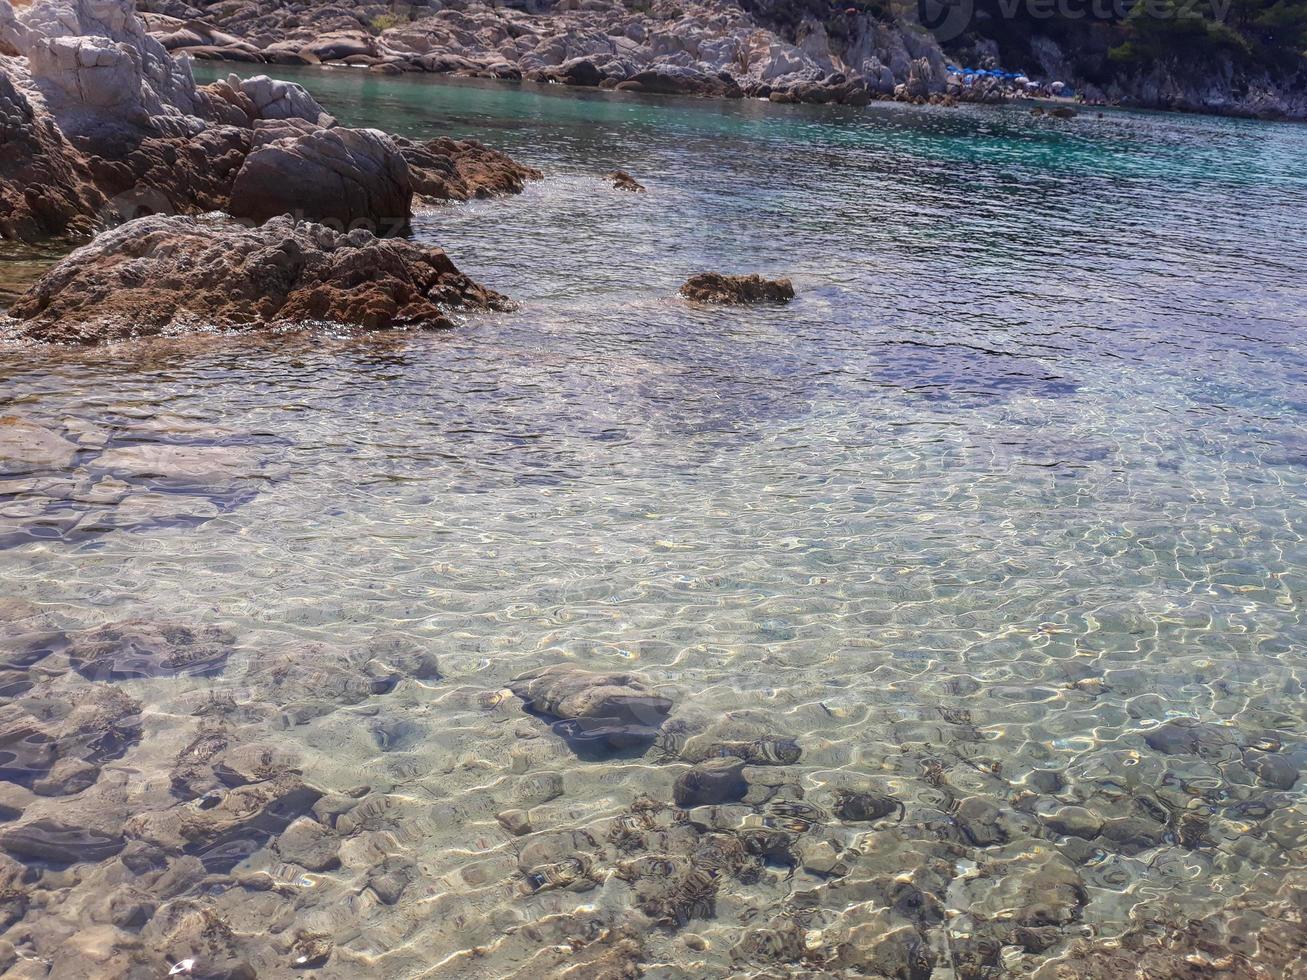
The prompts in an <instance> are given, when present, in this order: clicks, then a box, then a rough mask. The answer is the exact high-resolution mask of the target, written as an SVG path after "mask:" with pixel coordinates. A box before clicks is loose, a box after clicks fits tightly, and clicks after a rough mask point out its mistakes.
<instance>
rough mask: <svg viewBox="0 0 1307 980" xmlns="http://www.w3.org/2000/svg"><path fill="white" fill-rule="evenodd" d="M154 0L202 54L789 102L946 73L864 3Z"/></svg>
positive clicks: (872, 91) (179, 45) (934, 57)
mask: <svg viewBox="0 0 1307 980" xmlns="http://www.w3.org/2000/svg"><path fill="white" fill-rule="evenodd" d="M144 6H145V7H146V9H148V10H150V11H152V13H150V14H149V15H148V18H149V23H150V25H151V30H152V31H154V32H155V34H156V36H157V37H158V38H159V39H160V41H161V42H162V43H163V44H165V45H167V46H168V47H169V48H170V49H171V50H173V51H190V52H192V53H194V54H195V55H196V56H199V57H209V58H212V57H220V58H231V59H232V60H240V61H250V60H260V61H266V62H268V63H284V62H295V63H301V64H316V63H321V62H333V63H339V64H346V65H351V66H356V67H372V68H375V69H378V70H391V71H427V72H441V73H447V72H456V73H460V74H468V75H481V76H486V77H495V78H509V79H518V78H525V79H528V80H533V81H539V82H557V83H560V84H566V85H577V86H588V87H593V86H600V87H605V88H619V89H622V90H624V91H640V92H651V93H661V94H677V95H701V96H711V97H725V98H739V97H741V96H742V95H755V96H761V97H767V96H769V95H770V94H771V93H772V92H779V93H784V94H792V95H793V99H792V100H791V101H815V102H831V101H835V102H846V103H850V104H855V105H857V104H865V103H866V101H867V100H868V99H869V98H871V97H872V96H875V95H882V96H890V95H892V94H893V93H894V90H895V86H896V85H898V84H900V83H902V82H903V81H905V80H906V78H907V75H908V71H909V68H910V66H911V64H912V62H913V60H914V59H919V58H926V59H928V60H929V61H930V62H931V63H932V65H933V66H934V77H935V78H936V79H937V80H938V84H937V85H936V86H935V87H934V89H933V91H934V92H936V93H938V92H942V91H943V78H944V74H943V67H944V57H943V55H942V53H941V52H940V50H939V46H938V45H937V44H935V43H934V41H933V39H931V38H930V37H929V36H928V35H925V34H922V33H921V32H919V31H917V32H914V31H912V30H909V29H907V28H906V27H904V26H902V25H894V24H888V23H885V22H882V21H877V20H875V19H874V18H872V17H870V16H868V15H865V14H855V15H853V16H852V17H851V18H850V20H851V23H852V25H853V26H852V28H851V29H847V30H845V29H841V31H840V32H839V36H838V37H834V38H832V37H830V36H828V32H827V27H826V25H825V24H824V23H823V22H822V20H821V17H820V16H807V15H805V16H802V17H799V18H797V20H796V22H795V24H794V25H793V29H789V27H787V26H782V25H780V24H778V23H776V22H775V21H774V20H768V19H765V18H763V17H755V16H753V15H752V14H751V13H750V12H749V11H748V10H747V9H744V8H742V7H740V6H737V5H736V4H734V3H722V2H697V3H690V4H678V3H674V2H673V0H655V2H654V3H652V4H642V3H629V4H627V3H621V2H609V0H585V2H583V3H578V2H573V0H563V2H560V3H556V4H544V5H532V6H531V8H530V10H521V9H513V8H512V7H503V6H500V5H494V4H490V3H486V2H480V0H454V2H449V3H442V4H431V5H429V6H427V5H417V6H415V7H413V8H409V13H408V16H397V15H395V14H394V13H393V12H391V11H390V10H389V8H386V7H381V6H364V7H360V8H353V9H351V10H349V11H345V10H343V9H342V8H339V7H334V6H326V7H321V8H308V9H304V8H300V7H292V6H290V5H288V4H285V3H284V2H281V0H251V2H248V3H234V4H222V5H216V4H212V5H204V4H202V3H197V4H196V5H194V6H193V5H191V4H188V3H185V2H182V0H144ZM846 26H847V25H846ZM780 101H785V100H784V99H782V100H780Z"/></svg>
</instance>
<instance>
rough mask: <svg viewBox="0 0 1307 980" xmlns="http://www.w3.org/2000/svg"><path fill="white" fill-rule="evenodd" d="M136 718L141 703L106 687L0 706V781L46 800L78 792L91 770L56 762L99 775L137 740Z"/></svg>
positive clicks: (42, 695) (138, 724)
mask: <svg viewBox="0 0 1307 980" xmlns="http://www.w3.org/2000/svg"><path fill="white" fill-rule="evenodd" d="M140 714H141V703H140V702H139V701H137V700H136V699H135V698H132V697H130V696H129V695H127V694H125V693H124V692H123V691H122V690H120V689H119V688H118V687H116V686H114V685H110V684H93V685H91V686H89V687H86V688H84V689H82V690H78V691H75V692H73V693H67V692H61V693H55V692H46V693H40V694H37V693H33V694H31V695H29V696H27V697H24V698H21V699H18V700H15V701H13V702H11V703H9V704H5V705H0V780H3V781H5V782H12V783H17V784H19V785H21V786H31V787H33V789H34V790H36V791H37V792H38V793H40V794H42V795H47V796H62V795H67V794H71V793H76V792H80V791H81V790H82V789H84V788H85V785H86V782H87V780H88V779H89V778H90V776H91V772H90V771H89V770H87V769H85V768H83V767H80V766H72V765H67V766H60V765H59V763H60V762H61V761H62V760H74V761H81V762H84V763H86V765H88V766H90V767H92V768H93V769H94V770H95V772H96V773H97V774H98V772H99V770H100V767H101V766H103V764H104V763H105V762H109V761H111V760H113V759H117V758H119V757H120V756H122V755H123V753H125V752H126V751H127V749H128V748H129V747H131V746H132V745H134V744H135V743H136V742H138V741H139V740H140V737H141V718H140ZM38 784H39V788H38Z"/></svg>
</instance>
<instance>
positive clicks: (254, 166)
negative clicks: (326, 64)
mask: <svg viewBox="0 0 1307 980" xmlns="http://www.w3.org/2000/svg"><path fill="white" fill-rule="evenodd" d="M270 136H271V137H273V138H271V139H269V138H268V137H270ZM228 210H229V211H230V212H231V213H232V214H234V215H236V216H237V217H242V218H250V219H252V220H254V221H266V220H267V219H269V218H272V217H275V216H277V215H280V214H290V215H294V216H295V217H298V218H307V219H309V220H312V221H322V222H330V223H332V224H334V225H337V226H338V227H341V228H356V227H367V228H368V230H369V231H373V232H375V233H376V234H379V235H388V234H393V233H395V232H397V231H398V230H401V229H403V228H404V227H406V226H407V225H408V222H409V218H410V217H411V216H412V210H413V182H412V178H411V177H410V175H409V168H408V164H407V163H406V162H405V160H404V157H403V155H402V154H401V153H400V151H399V148H398V147H397V146H396V145H395V144H394V142H393V141H392V140H391V139H390V137H388V136H386V135H385V134H384V133H382V132H380V131H379V130H375V129H312V128H309V127H307V126H305V125H303V124H300V125H299V126H296V125H286V124H284V123H283V124H276V123H273V124H269V123H266V122H261V123H257V124H256V125H255V146H254V149H253V150H252V151H251V152H250V154H249V156H247V157H246V158H245V163H244V165H243V166H242V167H241V169H240V172H239V173H237V175H236V182H235V184H233V185H232V191H231V204H230V207H229V208H228Z"/></svg>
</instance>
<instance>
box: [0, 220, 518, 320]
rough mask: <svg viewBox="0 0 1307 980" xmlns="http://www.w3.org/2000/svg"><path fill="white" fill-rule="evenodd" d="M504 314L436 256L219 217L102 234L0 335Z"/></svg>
mask: <svg viewBox="0 0 1307 980" xmlns="http://www.w3.org/2000/svg"><path fill="white" fill-rule="evenodd" d="M512 308H513V304H512V302H511V301H510V300H509V299H508V298H507V297H505V296H502V295H500V294H499V293H496V292H494V291H493V290H490V289H487V288H485V287H484V286H481V285H480V284H479V283H476V282H474V281H473V280H472V279H470V278H469V277H467V276H465V275H463V274H462V273H461V272H459V270H458V269H457V268H456V267H455V265H454V263H453V262H452V261H450V259H449V257H448V256H447V255H446V254H445V253H444V252H443V251H442V250H441V249H438V248H424V247H422V246H419V245H416V244H414V243H413V242H410V241H407V240H403V239H389V238H388V239H380V238H377V237H375V236H374V235H373V234H372V233H371V232H368V231H365V230H362V229H359V230H355V231H352V232H350V233H348V234H342V233H339V232H335V231H332V230H331V229H330V228H327V227H324V226H323V225H318V224H313V223H311V222H306V221H298V220H296V219H293V218H291V217H289V216H281V217H276V218H273V219H271V220H270V221H268V222H266V223H265V224H262V225H259V226H257V227H250V225H249V223H248V222H241V221H239V220H237V219H235V218H232V217H229V216H227V215H223V214H209V215H202V216H200V217H187V216H178V215H151V216H149V217H144V218H137V219H136V220H135V221H130V222H128V223H127V224H125V225H122V226H120V227H118V228H115V229H113V230H112V231H108V232H105V233H104V234H102V235H100V236H99V237H97V238H96V239H95V240H94V241H93V242H91V243H90V244H89V245H85V246H83V247H82V248H79V249H78V250H76V251H75V252H73V253H72V254H71V255H69V256H68V257H67V258H65V259H64V260H63V261H62V262H60V263H59V264H58V265H56V266H55V267H54V268H53V269H51V270H50V271H49V272H48V273H46V275H45V276H43V277H42V278H41V279H40V280H39V281H38V282H37V283H36V284H35V285H34V286H33V287H32V288H31V289H29V290H28V291H27V292H26V293H24V294H23V295H22V296H20V297H19V298H18V300H17V301H16V302H15V303H14V305H13V306H12V307H11V308H10V310H9V315H10V316H11V317H12V318H13V320H12V321H11V324H10V325H9V326H7V327H0V336H8V337H10V338H11V339H22V340H32V341H39V342H51V343H73V344H95V343H100V342H104V341H111V340H125V339H128V338H135V337H151V336H175V335H179V334H184V333H193V332H210V331H213V330H235V331H240V330H249V329H256V328H263V327H267V326H273V325H278V324H287V325H294V326H296V327H299V326H301V325H302V324H303V323H305V322H310V323H312V322H331V323H337V324H342V325H345V326H354V327H362V328H365V329H371V330H378V329H403V328H421V329H442V328H447V327H452V326H453V325H454V324H453V321H452V320H451V319H450V316H449V311H451V310H454V309H467V310H483V311H484V310H497V311H504V310H509V309H512Z"/></svg>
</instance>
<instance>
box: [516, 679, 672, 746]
mask: <svg viewBox="0 0 1307 980" xmlns="http://www.w3.org/2000/svg"><path fill="white" fill-rule="evenodd" d="M508 686H509V690H511V691H512V692H513V694H515V695H516V696H517V697H519V698H521V699H522V702H523V707H525V708H526V710H527V711H529V712H531V713H533V714H537V715H540V716H542V717H544V718H546V719H547V720H550V721H551V722H552V727H553V729H554V731H555V732H556V733H557V734H558V735H560V736H562V737H563V738H565V739H567V740H568V741H569V742H571V743H573V744H575V745H578V746H589V747H600V748H606V749H614V750H617V749H626V748H633V747H637V746H645V745H648V744H650V743H652V742H653V740H654V739H655V738H656V737H657V735H658V729H659V727H660V726H661V725H662V723H663V721H664V720H665V719H666V718H667V714H668V712H669V711H671V709H672V702H671V701H670V700H668V699H667V698H664V697H660V696H658V695H656V694H654V693H653V691H652V690H651V689H650V687H649V684H648V682H647V681H646V680H645V678H643V677H641V676H640V675H638V674H628V673H619V672H614V673H600V672H596V671H589V670H583V669H581V668H580V667H573V666H571V665H570V664H555V665H553V666H550V667H542V668H540V669H538V670H533V671H529V672H528V673H525V674H522V675H521V676H519V677H516V678H514V679H513V680H512V681H510V682H509V685H508Z"/></svg>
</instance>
